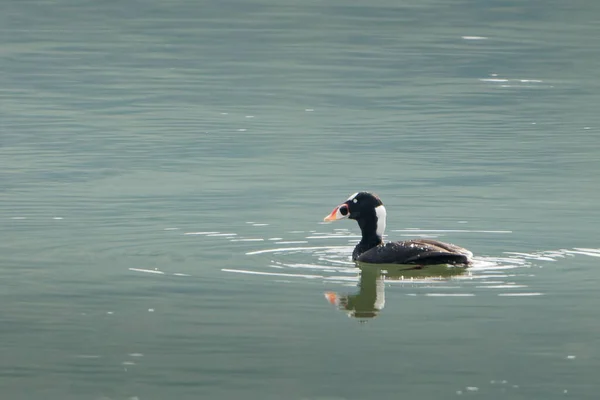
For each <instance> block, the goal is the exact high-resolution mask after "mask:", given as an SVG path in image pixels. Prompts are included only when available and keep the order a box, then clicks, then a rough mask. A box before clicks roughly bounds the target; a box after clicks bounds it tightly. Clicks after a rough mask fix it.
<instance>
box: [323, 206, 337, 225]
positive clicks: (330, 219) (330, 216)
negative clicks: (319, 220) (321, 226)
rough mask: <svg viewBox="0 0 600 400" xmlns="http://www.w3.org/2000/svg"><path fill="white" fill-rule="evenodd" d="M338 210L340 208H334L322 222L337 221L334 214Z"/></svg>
mask: <svg viewBox="0 0 600 400" xmlns="http://www.w3.org/2000/svg"><path fill="white" fill-rule="evenodd" d="M339 209H340V207H336V208H334V209H333V211H332V212H331V214H329V215H328V216H326V217H325V218H323V221H327V222H331V221H335V220H336V219H337V217H336V214H337V212H338V210H339Z"/></svg>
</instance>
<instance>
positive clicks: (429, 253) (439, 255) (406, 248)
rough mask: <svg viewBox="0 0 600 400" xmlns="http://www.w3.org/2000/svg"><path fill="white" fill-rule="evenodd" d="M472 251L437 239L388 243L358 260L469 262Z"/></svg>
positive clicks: (412, 262) (436, 262)
mask: <svg viewBox="0 0 600 400" xmlns="http://www.w3.org/2000/svg"><path fill="white" fill-rule="evenodd" d="M470 256H471V253H470V252H469V251H468V250H465V249H463V248H462V247H458V246H454V245H451V244H449V243H444V242H438V241H437V240H429V239H425V240H421V239H417V240H408V241H405V242H392V243H386V244H384V245H381V246H377V247H374V248H372V249H371V250H369V251H366V252H365V253H363V254H361V255H360V257H358V260H357V261H360V262H365V263H372V264H420V265H432V264H468V263H469V261H470Z"/></svg>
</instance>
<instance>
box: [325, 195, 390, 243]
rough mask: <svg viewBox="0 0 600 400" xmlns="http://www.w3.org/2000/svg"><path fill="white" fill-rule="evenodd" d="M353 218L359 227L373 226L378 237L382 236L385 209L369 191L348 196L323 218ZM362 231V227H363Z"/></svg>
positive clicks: (335, 219) (333, 219)
mask: <svg viewBox="0 0 600 400" xmlns="http://www.w3.org/2000/svg"><path fill="white" fill-rule="evenodd" d="M346 218H349V219H354V220H356V221H358V224H359V225H360V227H361V229H363V228H366V227H372V228H374V230H375V232H376V234H377V236H379V238H382V237H383V232H384V231H385V223H386V210H385V207H384V206H383V202H382V201H381V199H380V198H379V197H378V196H376V195H374V194H372V193H369V192H358V193H354V194H353V195H352V196H350V197H348V200H346V201H345V202H343V203H342V204H340V205H339V206H337V207H336V208H334V209H333V211H332V212H331V213H330V214H329V215H328V216H326V217H325V218H324V221H328V222H330V221H337V220H340V219H346ZM363 233H365V232H364V229H363Z"/></svg>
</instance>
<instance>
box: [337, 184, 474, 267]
mask: <svg viewBox="0 0 600 400" xmlns="http://www.w3.org/2000/svg"><path fill="white" fill-rule="evenodd" d="M344 218H350V219H354V220H356V221H357V222H358V226H359V227H360V230H361V233H362V239H361V240H360V242H359V243H358V244H357V245H356V247H355V248H354V252H353V253H352V260H354V261H360V262H365V263H370V264H417V265H432V264H464V265H467V264H469V263H470V262H471V257H472V256H473V253H471V252H470V251H469V250H467V249H463V248H462V247H459V246H456V245H454V244H451V243H444V242H440V241H438V240H432V239H413V240H407V241H404V242H390V243H385V244H384V243H383V232H384V231H385V224H386V210H385V207H384V206H383V203H382V202H381V200H380V199H379V197H377V196H375V195H373V194H371V193H367V192H359V193H355V194H353V195H352V196H350V197H349V198H348V200H346V201H345V202H344V203H342V204H341V205H339V206H337V207H336V208H334V210H333V211H332V212H331V214H329V215H328V216H327V217H325V221H335V220H339V219H344Z"/></svg>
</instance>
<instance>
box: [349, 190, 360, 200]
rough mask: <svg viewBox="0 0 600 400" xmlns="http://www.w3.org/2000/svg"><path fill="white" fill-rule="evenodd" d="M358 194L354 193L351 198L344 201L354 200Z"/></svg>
mask: <svg viewBox="0 0 600 400" xmlns="http://www.w3.org/2000/svg"><path fill="white" fill-rule="evenodd" d="M358 193H359V192H356V193H354V194H353V195H352V196H350V197H348V200H346V201H350V200H354V198H355V197H356V196H357V195H358Z"/></svg>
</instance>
